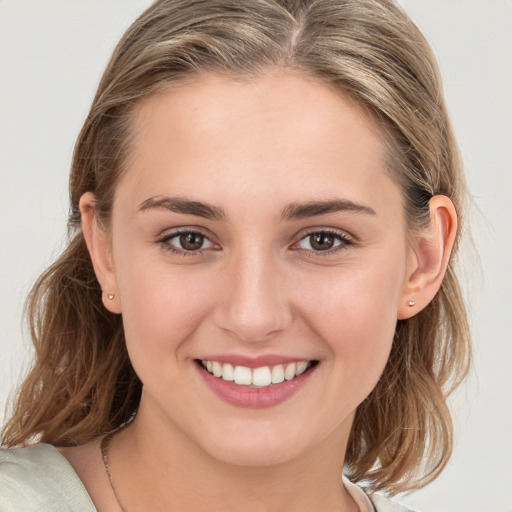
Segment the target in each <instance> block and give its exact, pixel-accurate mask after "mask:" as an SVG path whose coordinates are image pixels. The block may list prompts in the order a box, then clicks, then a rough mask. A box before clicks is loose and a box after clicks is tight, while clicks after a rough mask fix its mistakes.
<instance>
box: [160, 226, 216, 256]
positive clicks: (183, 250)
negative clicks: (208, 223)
mask: <svg viewBox="0 0 512 512" xmlns="http://www.w3.org/2000/svg"><path fill="white" fill-rule="evenodd" d="M161 243H162V244H163V245H164V248H166V249H169V250H170V251H171V252H174V253H180V254H190V255H193V254H195V253H200V252H202V251H203V250H205V249H213V248H215V247H216V246H215V244H213V243H212V242H211V241H210V240H209V239H208V237H206V236H205V235H203V234H201V233H199V232H197V231H183V232H181V233H179V232H178V233H175V234H173V235H169V236H166V237H165V238H163V239H162V240H161Z"/></svg>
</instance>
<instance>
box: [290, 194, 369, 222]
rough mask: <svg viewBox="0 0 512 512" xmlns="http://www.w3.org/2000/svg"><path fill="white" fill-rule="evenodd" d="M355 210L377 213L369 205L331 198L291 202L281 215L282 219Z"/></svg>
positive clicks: (357, 211)
mask: <svg viewBox="0 0 512 512" xmlns="http://www.w3.org/2000/svg"><path fill="white" fill-rule="evenodd" d="M346 211H348V212H355V213H366V214H369V215H377V213H376V212H375V210H374V209H373V208H371V207H369V206H366V205H363V204H359V203H355V202H354V201H350V200H347V199H331V200H328V201H310V202H307V203H292V204H290V205H288V206H287V207H286V208H285V209H284V211H283V214H282V215H281V218H282V219H283V220H291V219H304V218H307V217H315V216H318V215H325V214H327V213H336V212H346Z"/></svg>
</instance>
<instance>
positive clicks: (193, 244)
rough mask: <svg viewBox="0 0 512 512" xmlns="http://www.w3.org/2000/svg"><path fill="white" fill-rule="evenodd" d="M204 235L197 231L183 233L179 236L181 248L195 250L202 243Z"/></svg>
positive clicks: (200, 246) (199, 247)
mask: <svg viewBox="0 0 512 512" xmlns="http://www.w3.org/2000/svg"><path fill="white" fill-rule="evenodd" d="M204 238H205V237H204V236H203V235H201V234H199V233H183V234H181V235H180V236H179V242H180V246H181V248H182V249H185V250H186V251H197V250H199V249H201V248H202V246H203V244H204Z"/></svg>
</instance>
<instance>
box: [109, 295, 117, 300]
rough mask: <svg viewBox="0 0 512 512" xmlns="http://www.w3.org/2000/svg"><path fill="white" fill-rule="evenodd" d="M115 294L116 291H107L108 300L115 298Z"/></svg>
mask: <svg viewBox="0 0 512 512" xmlns="http://www.w3.org/2000/svg"><path fill="white" fill-rule="evenodd" d="M115 296H116V294H115V293H107V298H108V300H113V299H114V297H115Z"/></svg>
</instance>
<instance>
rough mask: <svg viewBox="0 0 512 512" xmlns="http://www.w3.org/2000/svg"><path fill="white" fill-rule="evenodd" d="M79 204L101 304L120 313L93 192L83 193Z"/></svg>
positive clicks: (119, 304) (103, 233) (106, 243)
mask: <svg viewBox="0 0 512 512" xmlns="http://www.w3.org/2000/svg"><path fill="white" fill-rule="evenodd" d="M79 206H80V213H81V215H82V233H83V235H84V238H85V243H86V244H87V249H88V250H89V255H90V256H91V260H92V265H93V267H94V273H95V274H96V277H97V279H98V281H99V283H100V286H101V290H102V294H101V297H102V300H103V305H104V306H105V308H106V309H108V310H109V311H110V312H111V313H121V303H120V300H119V295H118V293H117V284H116V276H115V272H114V266H113V264H112V252H111V249H110V243H109V238H108V234H107V233H106V232H105V230H104V229H102V228H101V227H100V226H99V225H98V222H97V221H96V215H95V209H96V198H95V196H94V194H93V193H92V192H87V193H85V194H84V195H83V196H82V197H81V198H80V203H79Z"/></svg>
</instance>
